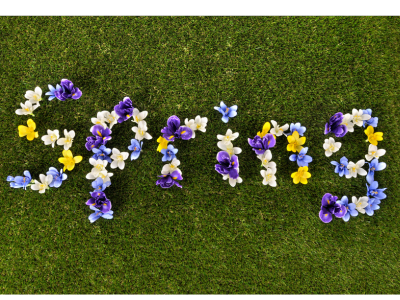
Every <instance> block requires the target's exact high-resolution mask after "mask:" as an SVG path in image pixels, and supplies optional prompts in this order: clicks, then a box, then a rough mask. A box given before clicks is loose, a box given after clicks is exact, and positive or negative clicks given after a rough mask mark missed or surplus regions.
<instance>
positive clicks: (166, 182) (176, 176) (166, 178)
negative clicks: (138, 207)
mask: <svg viewBox="0 0 400 300" xmlns="http://www.w3.org/2000/svg"><path fill="white" fill-rule="evenodd" d="M158 177H161V179H158V180H157V182H156V185H160V186H161V187H162V188H163V189H168V188H170V187H173V186H174V185H176V186H177V187H180V188H182V186H181V185H180V184H179V183H178V182H176V180H182V179H183V178H182V175H181V173H179V171H174V172H172V173H171V174H166V175H159V176H158Z"/></svg>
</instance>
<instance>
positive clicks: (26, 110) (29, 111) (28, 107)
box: [15, 101, 40, 115]
mask: <svg viewBox="0 0 400 300" xmlns="http://www.w3.org/2000/svg"><path fill="white" fill-rule="evenodd" d="M39 106H40V104H39V102H38V103H37V104H36V105H35V106H32V102H31V101H26V102H25V104H23V103H21V107H22V109H17V110H16V111H15V113H16V114H17V115H33V111H34V110H35V109H36V108H38V107H39Z"/></svg>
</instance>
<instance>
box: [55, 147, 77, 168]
mask: <svg viewBox="0 0 400 300" xmlns="http://www.w3.org/2000/svg"><path fill="white" fill-rule="evenodd" d="M62 154H63V156H64V157H60V158H59V159H58V161H59V162H60V163H62V164H63V165H64V171H65V170H66V169H68V171H72V170H73V169H74V167H75V164H77V163H79V162H80V161H81V160H82V156H75V157H73V155H72V152H71V150H64V151H63V152H62Z"/></svg>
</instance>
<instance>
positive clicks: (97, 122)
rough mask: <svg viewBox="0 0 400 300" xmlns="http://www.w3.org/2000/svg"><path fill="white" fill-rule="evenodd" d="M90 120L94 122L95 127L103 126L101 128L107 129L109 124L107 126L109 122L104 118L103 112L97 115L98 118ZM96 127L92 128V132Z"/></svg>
mask: <svg viewBox="0 0 400 300" xmlns="http://www.w3.org/2000/svg"><path fill="white" fill-rule="evenodd" d="M90 120H91V121H92V123H93V124H94V126H96V125H101V126H103V128H107V124H106V121H107V120H106V118H104V112H103V111H102V112H98V113H97V117H96V118H91V119H90ZM94 126H92V127H91V128H90V131H92V129H93V127H94Z"/></svg>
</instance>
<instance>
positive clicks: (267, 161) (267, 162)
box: [257, 150, 276, 173]
mask: <svg viewBox="0 0 400 300" xmlns="http://www.w3.org/2000/svg"><path fill="white" fill-rule="evenodd" d="M257 158H258V159H259V160H261V164H262V166H263V167H264V168H266V169H268V168H270V169H272V170H273V171H274V173H275V172H276V163H274V162H273V161H271V159H272V153H271V150H267V151H265V152H264V153H263V154H260V155H257Z"/></svg>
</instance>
